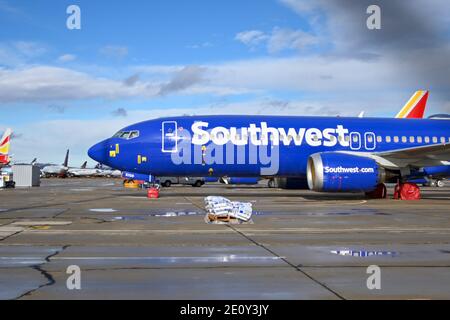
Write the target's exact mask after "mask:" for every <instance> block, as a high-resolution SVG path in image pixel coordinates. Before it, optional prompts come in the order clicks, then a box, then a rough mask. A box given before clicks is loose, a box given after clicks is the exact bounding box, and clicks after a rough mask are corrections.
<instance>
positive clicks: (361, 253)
mask: <svg viewBox="0 0 450 320" xmlns="http://www.w3.org/2000/svg"><path fill="white" fill-rule="evenodd" d="M331 253H332V254H336V255H339V256H344V257H357V258H368V257H396V256H398V252H395V251H377V250H370V251H369V250H331Z"/></svg>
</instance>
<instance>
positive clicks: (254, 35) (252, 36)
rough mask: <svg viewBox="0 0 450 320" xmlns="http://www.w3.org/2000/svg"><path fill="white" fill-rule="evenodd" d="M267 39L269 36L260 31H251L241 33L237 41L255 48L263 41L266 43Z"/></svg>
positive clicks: (237, 36)
mask: <svg viewBox="0 0 450 320" xmlns="http://www.w3.org/2000/svg"><path fill="white" fill-rule="evenodd" d="M267 38H268V36H267V35H266V34H265V33H264V32H262V31H260V30H249V31H243V32H239V33H238V34H237V35H236V37H235V40H237V41H240V42H242V43H243V44H245V45H247V46H250V47H255V46H257V45H259V44H260V43H262V42H263V41H266V40H267Z"/></svg>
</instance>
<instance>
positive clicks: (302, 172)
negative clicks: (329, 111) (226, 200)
mask: <svg viewBox="0 0 450 320" xmlns="http://www.w3.org/2000/svg"><path fill="white" fill-rule="evenodd" d="M88 154H89V156H90V157H91V158H92V159H94V160H95V161H98V162H100V163H102V164H105V165H108V166H110V167H113V168H115V169H118V170H121V171H127V172H134V173H140V174H146V175H154V176H168V175H170V176H210V177H224V176H228V177H233V176H236V177H265V178H271V177H287V178H295V179H300V180H303V181H305V184H307V185H308V187H309V188H310V189H311V190H314V191H319V192H366V193H370V192H373V191H375V190H377V189H378V188H379V187H380V186H381V185H383V184H384V183H386V182H400V186H402V185H403V183H406V182H407V181H408V179H412V178H415V177H421V176H423V171H424V168H427V167H435V168H439V167H440V168H442V171H443V172H444V173H445V172H448V166H442V164H443V161H447V160H448V159H450V121H448V120H440V119H391V118H342V117H286V116H193V117H188V116H185V117H173V118H162V119H157V120H150V121H145V122H141V123H137V124H134V125H131V126H128V127H126V128H124V129H122V130H120V131H119V132H118V133H116V134H115V135H114V136H113V137H111V138H109V139H106V140H104V141H102V142H100V143H98V144H96V145H94V146H93V147H92V148H90V150H89V152H88ZM437 170H439V169H437ZM436 173H438V172H435V174H436Z"/></svg>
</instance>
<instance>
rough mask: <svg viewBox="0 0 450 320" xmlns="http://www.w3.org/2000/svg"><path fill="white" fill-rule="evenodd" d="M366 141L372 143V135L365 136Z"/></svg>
mask: <svg viewBox="0 0 450 320" xmlns="http://www.w3.org/2000/svg"><path fill="white" fill-rule="evenodd" d="M367 142H369V143H373V136H371V135H368V136H367Z"/></svg>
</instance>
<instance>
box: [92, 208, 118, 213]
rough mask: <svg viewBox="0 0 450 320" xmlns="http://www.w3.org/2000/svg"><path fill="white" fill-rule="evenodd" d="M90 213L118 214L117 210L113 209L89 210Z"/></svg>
mask: <svg viewBox="0 0 450 320" xmlns="http://www.w3.org/2000/svg"><path fill="white" fill-rule="evenodd" d="M89 211H91V212H98V213H112V212H117V210H115V209H111V208H100V209H89Z"/></svg>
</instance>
